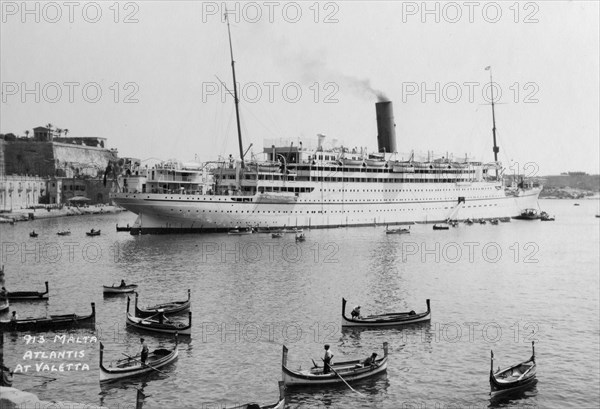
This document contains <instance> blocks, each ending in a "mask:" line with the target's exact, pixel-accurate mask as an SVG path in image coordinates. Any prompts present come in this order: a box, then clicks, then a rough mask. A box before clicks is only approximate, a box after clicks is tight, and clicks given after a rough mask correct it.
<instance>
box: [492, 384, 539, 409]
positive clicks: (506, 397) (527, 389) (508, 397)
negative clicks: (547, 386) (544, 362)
mask: <svg viewBox="0 0 600 409" xmlns="http://www.w3.org/2000/svg"><path fill="white" fill-rule="evenodd" d="M537 382H538V380H537V379H534V380H533V382H531V383H528V384H527V385H523V386H520V387H518V388H513V389H508V390H500V391H494V392H490V403H489V405H488V408H502V407H507V406H511V407H512V406H514V405H515V404H516V402H517V401H520V400H526V399H530V398H535V397H536V396H537V392H538V390H537ZM534 400H535V399H534ZM525 405H531V406H532V407H534V406H537V402H532V403H531V404H530V403H527V402H525V403H524V404H523V403H521V404H519V406H520V407H521V406H522V407H527V406H525Z"/></svg>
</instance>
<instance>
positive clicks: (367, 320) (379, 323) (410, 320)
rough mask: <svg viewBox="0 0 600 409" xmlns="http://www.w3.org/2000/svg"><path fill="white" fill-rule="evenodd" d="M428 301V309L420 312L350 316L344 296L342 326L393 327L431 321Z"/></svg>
mask: <svg viewBox="0 0 600 409" xmlns="http://www.w3.org/2000/svg"><path fill="white" fill-rule="evenodd" d="M426 303H427V311H425V312H421V313H418V314H417V313H416V312H414V311H409V312H395V313H388V314H379V315H369V316H366V317H357V318H348V317H347V316H346V299H345V298H342V327H391V326H397V325H408V324H416V323H418V322H423V321H429V320H430V319H431V307H430V302H429V299H427V301H426Z"/></svg>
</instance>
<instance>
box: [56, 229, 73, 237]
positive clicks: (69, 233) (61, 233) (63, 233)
mask: <svg viewBox="0 0 600 409" xmlns="http://www.w3.org/2000/svg"><path fill="white" fill-rule="evenodd" d="M56 234H57V235H59V236H70V235H71V231H70V230H62V231H59V232H58V233H56Z"/></svg>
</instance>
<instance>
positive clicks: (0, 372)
mask: <svg viewBox="0 0 600 409" xmlns="http://www.w3.org/2000/svg"><path fill="white" fill-rule="evenodd" d="M12 375H13V374H12V372H11V371H10V369H9V368H8V367H6V366H4V365H2V364H0V386H6V387H7V388H10V387H11V386H12V384H13V376H12ZM282 408H283V406H282Z"/></svg>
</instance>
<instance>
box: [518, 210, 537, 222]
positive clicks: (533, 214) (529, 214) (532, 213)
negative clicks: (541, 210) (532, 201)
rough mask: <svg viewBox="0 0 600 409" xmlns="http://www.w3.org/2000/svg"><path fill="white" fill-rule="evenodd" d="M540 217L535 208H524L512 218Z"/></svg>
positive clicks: (527, 218)
mask: <svg viewBox="0 0 600 409" xmlns="http://www.w3.org/2000/svg"><path fill="white" fill-rule="evenodd" d="M539 218H540V215H539V214H538V211H537V210H536V209H525V210H523V211H522V212H521V214H520V215H518V216H515V217H513V219H518V220H537V219H539Z"/></svg>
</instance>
